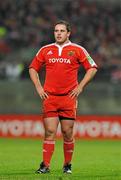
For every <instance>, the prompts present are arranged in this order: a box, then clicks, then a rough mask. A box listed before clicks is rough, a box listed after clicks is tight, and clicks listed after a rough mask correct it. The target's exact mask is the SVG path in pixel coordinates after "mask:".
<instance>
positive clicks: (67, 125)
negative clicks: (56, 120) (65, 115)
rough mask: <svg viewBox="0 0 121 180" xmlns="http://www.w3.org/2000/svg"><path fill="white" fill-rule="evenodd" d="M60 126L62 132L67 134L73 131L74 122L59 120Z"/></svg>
mask: <svg viewBox="0 0 121 180" xmlns="http://www.w3.org/2000/svg"><path fill="white" fill-rule="evenodd" d="M60 124H61V130H62V132H68V131H73V128H74V120H72V119H68V120H67V119H66V120H64V119H63V120H61V121H60Z"/></svg>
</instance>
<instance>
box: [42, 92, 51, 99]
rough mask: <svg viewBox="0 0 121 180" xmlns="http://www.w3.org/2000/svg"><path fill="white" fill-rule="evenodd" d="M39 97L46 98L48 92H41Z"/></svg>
mask: <svg viewBox="0 0 121 180" xmlns="http://www.w3.org/2000/svg"><path fill="white" fill-rule="evenodd" d="M40 97H41V99H47V98H49V96H48V94H47V93H46V92H43V93H42V94H40Z"/></svg>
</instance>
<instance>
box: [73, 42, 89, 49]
mask: <svg viewBox="0 0 121 180" xmlns="http://www.w3.org/2000/svg"><path fill="white" fill-rule="evenodd" d="M71 45H72V47H73V48H75V49H77V50H81V51H86V49H85V48H84V47H83V46H81V45H79V44H76V43H71Z"/></svg>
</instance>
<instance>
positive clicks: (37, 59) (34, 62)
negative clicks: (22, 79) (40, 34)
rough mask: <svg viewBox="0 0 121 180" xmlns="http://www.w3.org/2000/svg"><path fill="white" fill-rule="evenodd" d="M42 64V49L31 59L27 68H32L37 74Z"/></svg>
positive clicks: (43, 61) (43, 59) (43, 60)
mask: <svg viewBox="0 0 121 180" xmlns="http://www.w3.org/2000/svg"><path fill="white" fill-rule="evenodd" d="M44 63H45V58H44V52H43V50H42V49H40V50H39V51H38V53H37V54H36V56H35V57H34V58H33V60H32V62H31V64H30V66H29V68H33V69H35V70H36V71H37V72H38V71H39V70H40V69H41V67H42V65H43V64H44Z"/></svg>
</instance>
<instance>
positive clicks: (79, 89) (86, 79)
mask: <svg viewBox="0 0 121 180" xmlns="http://www.w3.org/2000/svg"><path fill="white" fill-rule="evenodd" d="M96 72H97V68H90V69H88V70H87V71H86V74H85V75H84V77H83V79H82V80H81V81H80V83H79V84H78V86H77V87H76V88H75V89H73V90H72V91H71V93H70V96H71V97H72V98H74V97H78V95H79V94H80V93H82V92H83V90H84V88H85V86H86V85H87V84H88V83H89V82H90V81H91V80H92V79H93V77H94V76H95V74H96Z"/></svg>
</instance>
